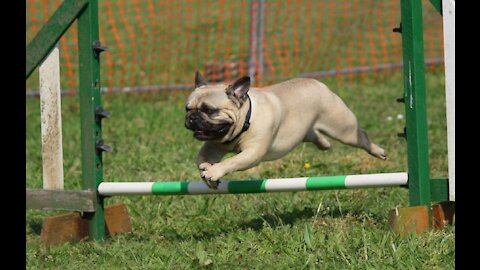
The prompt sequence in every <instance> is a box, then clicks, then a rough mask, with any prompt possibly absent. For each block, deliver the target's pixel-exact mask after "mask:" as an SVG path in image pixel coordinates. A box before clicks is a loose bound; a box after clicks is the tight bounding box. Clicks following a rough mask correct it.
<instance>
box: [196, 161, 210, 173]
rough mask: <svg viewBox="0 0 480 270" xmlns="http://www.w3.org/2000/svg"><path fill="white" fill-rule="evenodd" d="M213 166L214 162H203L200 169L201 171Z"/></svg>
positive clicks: (199, 166)
mask: <svg viewBox="0 0 480 270" xmlns="http://www.w3.org/2000/svg"><path fill="white" fill-rule="evenodd" d="M210 167H212V164H210V163H208V162H203V163H202V164H200V165H198V169H199V170H200V171H204V170H206V169H207V168H210Z"/></svg>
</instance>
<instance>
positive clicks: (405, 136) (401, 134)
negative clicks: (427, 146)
mask: <svg viewBox="0 0 480 270" xmlns="http://www.w3.org/2000/svg"><path fill="white" fill-rule="evenodd" d="M397 136H398V137H399V138H405V139H407V128H406V127H404V128H403V132H402V133H397Z"/></svg>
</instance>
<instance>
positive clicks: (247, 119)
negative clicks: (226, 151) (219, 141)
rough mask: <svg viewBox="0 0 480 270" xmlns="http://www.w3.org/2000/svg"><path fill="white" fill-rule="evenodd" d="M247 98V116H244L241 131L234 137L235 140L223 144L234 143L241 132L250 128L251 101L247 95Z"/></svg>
mask: <svg viewBox="0 0 480 270" xmlns="http://www.w3.org/2000/svg"><path fill="white" fill-rule="evenodd" d="M247 98H248V105H249V108H248V112H247V115H246V116H245V123H243V128H242V131H240V133H238V135H237V136H235V138H233V139H231V140H230V141H226V142H224V144H227V143H231V142H233V141H235V140H236V139H238V137H240V135H242V133H243V132H245V131H247V130H248V128H249V127H250V116H251V115H252V101H251V99H250V96H249V95H247Z"/></svg>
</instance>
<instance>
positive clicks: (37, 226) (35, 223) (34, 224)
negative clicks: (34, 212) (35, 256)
mask: <svg viewBox="0 0 480 270" xmlns="http://www.w3.org/2000/svg"><path fill="white" fill-rule="evenodd" d="M28 226H29V227H30V229H31V230H32V232H33V233H34V234H36V235H40V233H41V232H42V221H41V220H36V219H34V220H29V221H28Z"/></svg>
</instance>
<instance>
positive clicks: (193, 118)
mask: <svg viewBox="0 0 480 270" xmlns="http://www.w3.org/2000/svg"><path fill="white" fill-rule="evenodd" d="M198 119H199V117H198V115H197V114H195V113H193V114H190V115H189V116H187V119H185V127H186V128H188V129H192V130H193V129H195V127H196V124H197V121H198Z"/></svg>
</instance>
